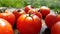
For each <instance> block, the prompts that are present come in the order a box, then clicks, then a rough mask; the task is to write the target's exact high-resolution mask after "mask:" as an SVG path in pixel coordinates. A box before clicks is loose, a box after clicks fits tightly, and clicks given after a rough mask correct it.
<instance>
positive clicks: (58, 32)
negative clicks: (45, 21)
mask: <svg viewBox="0 0 60 34" xmlns="http://www.w3.org/2000/svg"><path fill="white" fill-rule="evenodd" d="M51 34H60V21H58V22H57V23H56V24H54V25H53V26H52V28H51Z"/></svg>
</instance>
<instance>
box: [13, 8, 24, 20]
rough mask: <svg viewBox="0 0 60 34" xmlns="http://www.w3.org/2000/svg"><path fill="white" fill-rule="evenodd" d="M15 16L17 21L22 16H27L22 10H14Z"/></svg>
mask: <svg viewBox="0 0 60 34" xmlns="http://www.w3.org/2000/svg"><path fill="white" fill-rule="evenodd" d="M13 14H14V15H15V17H16V20H17V19H18V17H19V16H20V15H22V14H25V11H24V10H22V9H19V10H14V11H13Z"/></svg>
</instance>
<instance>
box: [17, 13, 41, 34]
mask: <svg viewBox="0 0 60 34" xmlns="http://www.w3.org/2000/svg"><path fill="white" fill-rule="evenodd" d="M41 26H42V23H41V19H40V18H39V17H38V16H36V15H33V14H23V15H21V16H20V17H19V18H18V20H17V29H18V31H19V32H20V33H21V34H38V33H39V32H40V30H41Z"/></svg>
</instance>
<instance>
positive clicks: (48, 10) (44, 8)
mask: <svg viewBox="0 0 60 34" xmlns="http://www.w3.org/2000/svg"><path fill="white" fill-rule="evenodd" d="M40 12H41V14H42V16H43V17H46V16H47V15H48V14H49V13H50V8H48V7H45V6H42V7H41V8H40Z"/></svg>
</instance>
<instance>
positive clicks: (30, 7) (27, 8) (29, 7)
mask: <svg viewBox="0 0 60 34" xmlns="http://www.w3.org/2000/svg"><path fill="white" fill-rule="evenodd" d="M30 9H32V6H31V5H28V6H26V7H25V9H24V10H25V12H26V13H27V12H28V11H29V10H30Z"/></svg>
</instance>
